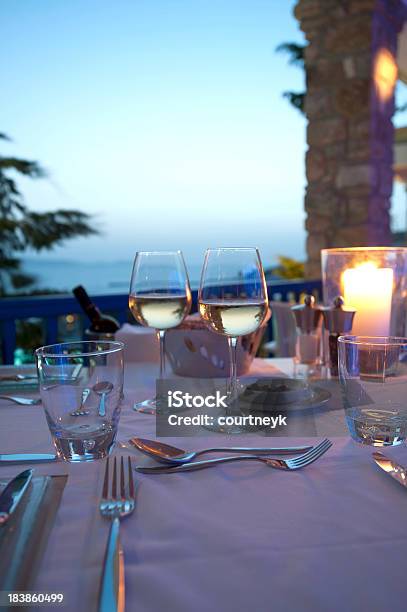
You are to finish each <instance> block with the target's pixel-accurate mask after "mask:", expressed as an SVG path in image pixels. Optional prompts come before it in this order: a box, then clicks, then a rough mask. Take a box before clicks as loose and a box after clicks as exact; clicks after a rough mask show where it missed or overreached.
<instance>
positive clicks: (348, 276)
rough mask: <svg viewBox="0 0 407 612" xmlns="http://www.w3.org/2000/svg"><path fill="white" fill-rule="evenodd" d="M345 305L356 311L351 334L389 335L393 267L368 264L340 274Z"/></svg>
mask: <svg viewBox="0 0 407 612" xmlns="http://www.w3.org/2000/svg"><path fill="white" fill-rule="evenodd" d="M343 288H344V296H343V297H344V300H345V306H348V307H349V308H353V309H355V310H356V314H355V318H354V322H353V326H352V333H353V334H355V335H357V336H388V335H389V334H390V317H391V302H392V292H393V270H392V269H391V268H376V266H375V265H374V264H372V263H365V264H361V265H360V266H358V267H356V268H348V269H347V270H345V272H344V273H343Z"/></svg>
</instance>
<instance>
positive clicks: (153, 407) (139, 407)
mask: <svg viewBox="0 0 407 612" xmlns="http://www.w3.org/2000/svg"><path fill="white" fill-rule="evenodd" d="M133 410H135V411H136V412H141V413H142V414H156V413H157V402H156V400H155V399H147V400H144V401H143V402H136V403H135V404H134V405H133Z"/></svg>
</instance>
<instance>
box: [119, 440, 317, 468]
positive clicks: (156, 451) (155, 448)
mask: <svg viewBox="0 0 407 612" xmlns="http://www.w3.org/2000/svg"><path fill="white" fill-rule="evenodd" d="M129 444H131V445H132V446H134V447H135V448H137V449H138V450H139V451H141V452H142V453H144V454H146V455H148V456H149V457H153V458H154V459H155V460H156V461H158V462H160V463H166V464H171V465H174V464H180V465H181V464H184V463H190V462H191V461H192V460H193V459H195V458H196V457H198V456H199V455H204V454H206V453H243V454H249V455H254V454H256V455H259V454H262V455H295V454H299V453H304V452H306V451H308V450H311V448H312V446H291V447H283V448H276V447H269V448H267V447H266V448H265V447H260V448H248V447H243V446H229V447H227V446H225V447H223V446H220V447H217V448H205V449H203V450H199V451H190V452H188V451H185V450H183V449H182V448H177V447H176V446H171V445H170V444H164V443H162V442H157V441H156V440H147V439H145V438H131V439H130V440H129Z"/></svg>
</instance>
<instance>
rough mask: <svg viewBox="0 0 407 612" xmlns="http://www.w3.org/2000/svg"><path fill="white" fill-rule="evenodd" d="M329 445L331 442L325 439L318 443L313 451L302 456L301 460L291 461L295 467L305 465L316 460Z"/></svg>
mask: <svg viewBox="0 0 407 612" xmlns="http://www.w3.org/2000/svg"><path fill="white" fill-rule="evenodd" d="M331 446H332V442H329V441H328V440H326V441H324V442H322V443H321V444H320V445H318V447H317V448H316V449H315V452H314V453H310V454H309V455H308V457H303V459H302V460H301V461H293V462H292V464H293V465H295V467H304V466H305V465H309V464H310V463H313V462H314V461H316V459H319V457H321V455H323V454H324V453H325V452H326V451H327V450H328V449H329V448H330V447H331Z"/></svg>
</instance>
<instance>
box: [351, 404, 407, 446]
mask: <svg viewBox="0 0 407 612" xmlns="http://www.w3.org/2000/svg"><path fill="white" fill-rule="evenodd" d="M346 422H347V425H348V428H349V432H350V435H351V436H352V438H353V439H354V440H356V442H359V443H361V444H369V445H370V446H397V445H398V444H402V443H403V442H404V441H405V439H406V436H407V415H406V414H401V413H400V412H398V411H396V410H394V411H393V410H381V409H377V408H362V409H361V408H350V409H348V410H347V411H346Z"/></svg>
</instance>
